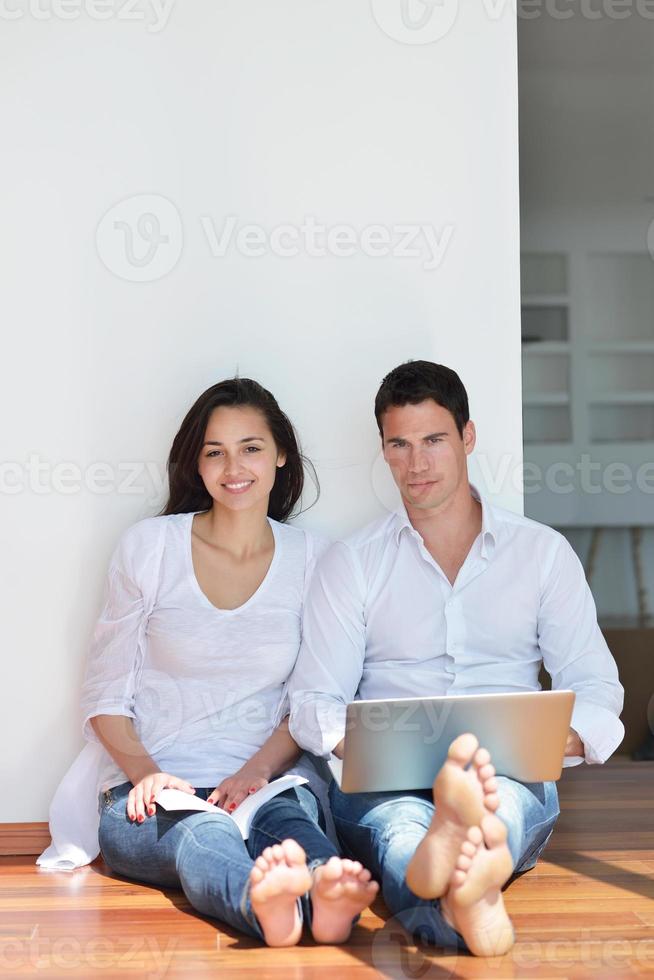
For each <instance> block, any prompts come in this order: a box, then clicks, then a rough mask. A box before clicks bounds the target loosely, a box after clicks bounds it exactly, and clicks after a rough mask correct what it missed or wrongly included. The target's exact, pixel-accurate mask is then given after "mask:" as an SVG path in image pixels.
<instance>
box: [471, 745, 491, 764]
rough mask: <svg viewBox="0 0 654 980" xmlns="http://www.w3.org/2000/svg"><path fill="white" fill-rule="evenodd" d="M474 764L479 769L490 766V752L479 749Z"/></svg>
mask: <svg viewBox="0 0 654 980" xmlns="http://www.w3.org/2000/svg"><path fill="white" fill-rule="evenodd" d="M473 762H474V764H475V765H476V766H477V768H478V769H480V768H481V767H482V766H486V765H488V763H489V762H490V752H489V751H488V749H477V751H476V752H475V757H474V759H473Z"/></svg>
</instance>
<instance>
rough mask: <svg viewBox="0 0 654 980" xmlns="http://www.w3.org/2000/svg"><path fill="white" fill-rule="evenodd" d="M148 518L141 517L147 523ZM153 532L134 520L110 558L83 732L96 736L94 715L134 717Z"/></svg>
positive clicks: (85, 684) (88, 678)
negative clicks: (134, 522)
mask: <svg viewBox="0 0 654 980" xmlns="http://www.w3.org/2000/svg"><path fill="white" fill-rule="evenodd" d="M151 520H153V519H151ZM145 523H146V522H142V524H145ZM152 547H153V541H152V537H151V535H147V534H145V535H144V533H143V528H142V527H139V525H135V526H134V527H132V528H129V529H128V530H127V531H126V532H125V534H124V535H123V536H122V538H121V540H120V541H119V543H118V546H117V548H116V550H115V551H114V554H113V556H112V558H111V561H110V563H109V570H108V573H107V580H106V584H105V593H104V601H103V606H102V610H101V612H100V616H99V618H98V620H97V623H96V625H95V629H94V631H93V636H92V639H91V645H90V649H89V655H88V660H87V665H86V673H85V677H84V682H83V686H82V698H81V702H82V717H83V732H84V736H85V737H86V738H87V739H89V740H90V741H97V740H98V739H97V736H96V734H95V732H94V730H93V727H92V725H91V724H90V719H91V718H95V717H96V716H97V715H124V716H126V717H128V718H134V717H135V712H134V699H135V693H136V687H137V683H138V676H139V671H140V667H141V662H142V657H143V645H144V637H145V627H146V622H147V615H148V613H149V608H148V599H147V596H148V595H149V593H150V592H151V588H150V584H149V582H148V577H147V573H148V568H149V560H148V559H149V558H151V555H149V554H148V550H149V549H152Z"/></svg>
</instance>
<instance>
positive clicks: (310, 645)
mask: <svg viewBox="0 0 654 980" xmlns="http://www.w3.org/2000/svg"><path fill="white" fill-rule="evenodd" d="M364 594H365V589H364V584H363V580H362V575H361V571H360V569H359V568H358V566H357V560H356V556H355V555H354V554H353V553H352V552H351V550H350V548H348V547H347V546H346V545H344V544H343V543H342V542H337V543H336V544H334V545H332V547H331V548H330V549H329V550H328V551H327V552H326V554H325V555H324V556H323V557H322V559H321V560H320V561H319V562H318V564H317V567H316V570H315V572H314V574H313V576H312V581H311V584H310V587H309V590H308V593H307V597H306V601H305V604H304V610H303V618H302V644H301V646H300V652H299V655H298V659H297V662H296V664H295V668H294V670H293V673H292V674H291V677H290V679H289V684H288V695H289V700H290V706H291V717H290V732H291V735H292V736H293V738H294V739H295V741H296V742H297V743H298V745H301V746H302V748H305V749H308V750H309V751H310V752H313V754H314V755H318V756H321V757H323V758H327V757H328V756H329V755H330V753H331V751H332V749H333V748H334V747H335V746H336V745H337V744H338V743H339V742H340V741H341V739H342V738H343V736H344V734H345V713H346V706H347V704H348V703H349V702H350V701H352V700H354V696H355V694H356V692H357V689H358V687H359V681H360V680H361V674H362V671H363V661H364V657H365V619H364Z"/></svg>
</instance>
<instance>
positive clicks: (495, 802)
mask: <svg viewBox="0 0 654 980" xmlns="http://www.w3.org/2000/svg"><path fill="white" fill-rule="evenodd" d="M499 805H500V798H499V796H498V795H497V793H489V794H488V796H484V806H485V807H486V809H487V810H490V811H491V813H494V812H495V810H497V808H498V806H499Z"/></svg>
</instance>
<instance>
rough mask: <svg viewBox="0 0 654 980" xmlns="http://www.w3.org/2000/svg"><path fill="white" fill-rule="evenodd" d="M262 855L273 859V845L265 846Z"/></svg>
mask: <svg viewBox="0 0 654 980" xmlns="http://www.w3.org/2000/svg"><path fill="white" fill-rule="evenodd" d="M261 856H262V857H263V858H265V859H266V861H268V862H270V861H272V860H273V849H272V847H265V848H264V849H263V851H262V852H261Z"/></svg>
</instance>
